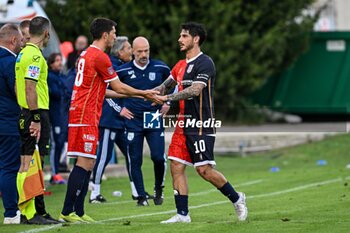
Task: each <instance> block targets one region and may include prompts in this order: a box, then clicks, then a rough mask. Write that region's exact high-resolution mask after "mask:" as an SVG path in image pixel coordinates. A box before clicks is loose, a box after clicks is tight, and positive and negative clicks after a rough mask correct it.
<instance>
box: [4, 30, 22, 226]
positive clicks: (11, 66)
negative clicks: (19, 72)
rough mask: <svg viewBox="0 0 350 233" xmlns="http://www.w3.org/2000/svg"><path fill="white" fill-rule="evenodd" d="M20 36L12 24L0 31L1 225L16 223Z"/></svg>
mask: <svg viewBox="0 0 350 233" xmlns="http://www.w3.org/2000/svg"><path fill="white" fill-rule="evenodd" d="M22 42H23V36H22V33H21V32H20V31H19V29H18V27H17V26H16V25H13V24H6V25H4V26H3V27H1V29H0V109H1V111H0V191H1V192H2V202H3V205H4V209H5V213H4V224H19V223H20V216H21V213H20V211H19V210H18V195H17V186H16V177H17V172H18V169H19V167H20V164H21V160H20V146H21V139H20V136H19V131H18V121H19V116H20V112H21V110H20V107H19V106H18V104H17V98H16V93H15V63H16V56H17V55H16V54H18V53H19V51H20V50H21V46H22V45H23V44H22Z"/></svg>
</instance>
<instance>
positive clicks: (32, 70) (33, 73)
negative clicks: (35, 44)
mask: <svg viewBox="0 0 350 233" xmlns="http://www.w3.org/2000/svg"><path fill="white" fill-rule="evenodd" d="M39 74H40V68H39V67H38V66H29V68H28V73H27V75H28V77H29V78H34V79H38V77H39Z"/></svg>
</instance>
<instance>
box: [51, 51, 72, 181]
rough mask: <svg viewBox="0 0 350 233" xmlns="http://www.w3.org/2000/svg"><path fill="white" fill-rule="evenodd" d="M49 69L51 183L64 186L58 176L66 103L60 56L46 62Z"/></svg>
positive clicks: (56, 54) (55, 54)
mask: <svg viewBox="0 0 350 233" xmlns="http://www.w3.org/2000/svg"><path fill="white" fill-rule="evenodd" d="M47 64H48V67H49V72H48V77H47V83H48V87H49V98H50V102H49V103H50V106H49V108H50V110H49V116H50V122H51V140H50V145H51V148H50V165H51V173H52V177H51V183H52V184H64V183H65V180H64V179H63V178H62V177H61V175H59V174H58V173H59V162H60V158H61V154H62V151H63V148H64V132H63V128H64V126H63V124H64V115H63V114H64V109H63V108H64V104H65V102H66V101H67V97H68V92H67V90H66V86H65V85H64V80H65V79H66V76H65V75H63V74H62V73H61V70H62V68H63V64H62V55H61V54H60V53H53V54H51V55H50V56H49V58H48V60H47Z"/></svg>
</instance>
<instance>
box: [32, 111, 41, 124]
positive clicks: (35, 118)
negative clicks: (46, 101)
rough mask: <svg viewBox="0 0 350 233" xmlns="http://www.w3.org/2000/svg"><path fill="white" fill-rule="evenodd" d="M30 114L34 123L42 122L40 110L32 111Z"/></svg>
mask: <svg viewBox="0 0 350 233" xmlns="http://www.w3.org/2000/svg"><path fill="white" fill-rule="evenodd" d="M30 114H31V115H32V121H33V122H35V123H39V122H40V112H39V110H38V109H35V110H30Z"/></svg>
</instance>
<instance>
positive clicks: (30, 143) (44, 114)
mask: <svg viewBox="0 0 350 233" xmlns="http://www.w3.org/2000/svg"><path fill="white" fill-rule="evenodd" d="M39 111H40V116H41V117H40V118H41V120H40V125H41V130H40V140H39V142H38V146H39V153H40V155H41V156H45V155H49V149H50V128H51V126H50V119H49V110H42V109H40V110H39ZM31 122H32V116H31V114H30V111H29V110H28V109H22V111H21V116H20V118H19V132H20V135H21V141H22V146H21V155H32V154H33V153H34V150H35V144H36V137H32V136H30V131H29V126H30V123H31Z"/></svg>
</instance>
